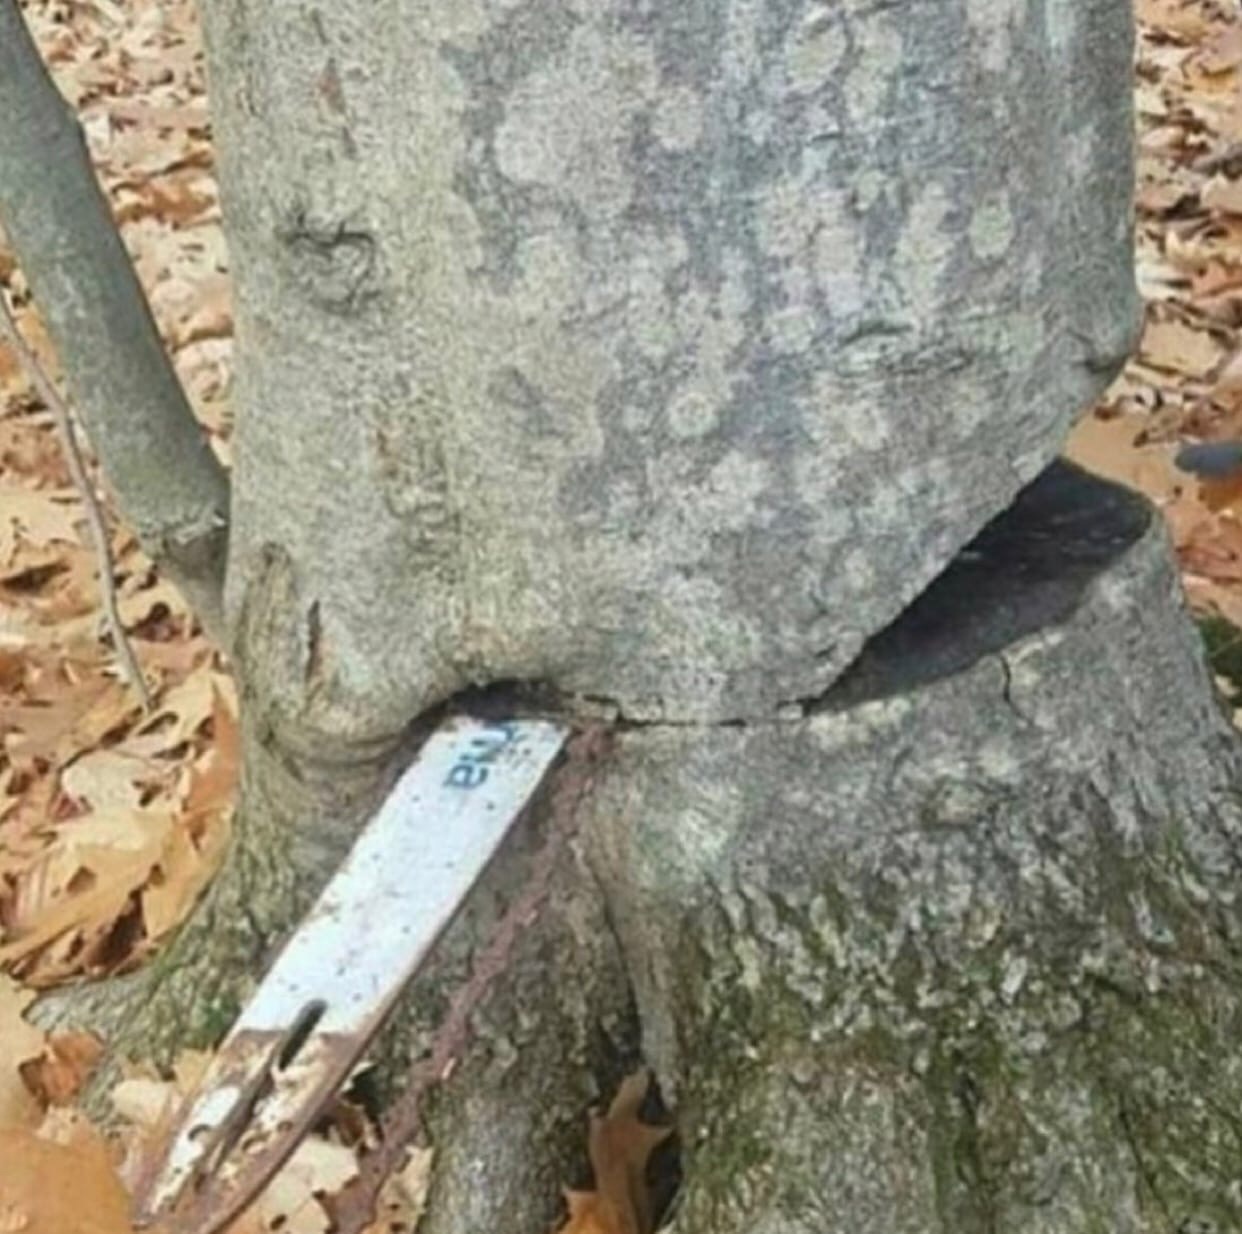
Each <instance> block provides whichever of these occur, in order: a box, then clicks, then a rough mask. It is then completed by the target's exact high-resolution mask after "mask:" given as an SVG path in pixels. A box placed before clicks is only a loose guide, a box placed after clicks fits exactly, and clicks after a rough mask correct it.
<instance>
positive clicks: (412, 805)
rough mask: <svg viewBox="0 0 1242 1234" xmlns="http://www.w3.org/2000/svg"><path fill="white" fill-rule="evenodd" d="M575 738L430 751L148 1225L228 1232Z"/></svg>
mask: <svg viewBox="0 0 1242 1234" xmlns="http://www.w3.org/2000/svg"><path fill="white" fill-rule="evenodd" d="M568 736H569V730H568V728H567V727H565V726H564V725H561V724H556V723H552V722H550V721H547V720H504V721H486V720H477V719H473V718H470V717H465V716H457V717H454V718H452V719H450V720H449V721H447V722H446V723H445V724H444V725H442V726H441V727H440V728H439V729H437V730H436V731H435V732H434V733H432V735H431V736H430V737H429V738H428V739H427V741H426V743H425V744H424V745H423V747H422V749H421V750H420V751H419V754H418V757H417V759H416V760H415V761H414V763H413V765H412V766H411V767H410V768H409V769H408V770H407V771H406V772H405V774H404V775H403V776H402V777H401V779H400V780H399V781H398V782H397V784H396V786H395V787H394V788H393V790H392V792H391V793H390V794H389V795H388V797H387V799H386V800H385V801H384V803H383V805H382V806H381V807H380V809H379V811H378V813H377V814H376V815H375V816H374V817H373V818H372V819H371V821H370V823H368V824H367V826H366V828H365V830H364V831H363V832H362V834H361V835H360V836H359V838H358V840H357V842H356V843H355V845H354V847H353V849H352V850H351V852H350V854H349V856H348V857H347V858H346V860H345V862H344V864H343V865H342V866H341V868H340V870H339V871H338V872H337V874H336V875H335V876H334V877H333V879H332V881H331V882H330V883H329V884H328V886H327V888H326V889H325V890H324V892H323V894H322V895H321V896H320V898H319V901H318V903H317V904H316V905H315V907H314V908H313V909H312V910H311V912H310V914H309V916H308V917H307V918H306V920H305V921H304V922H303V923H302V925H301V926H300V927H299V929H298V931H297V933H295V934H294V935H293V937H292V938H291V939H290V940H289V942H288V944H287V945H286V946H285V948H284V950H283V951H282V952H281V954H280V956H279V957H278V958H277V960H276V963H275V964H274V965H273V967H272V968H271V970H270V971H269V972H268V974H267V976H266V977H265V978H264V980H263V982H262V984H261V985H260V986H259V989H258V990H257V991H256V992H255V995H254V997H253V998H252V999H251V1000H250V1002H249V1003H248V1004H247V1006H246V1008H245V1010H244V1011H243V1012H242V1014H241V1016H240V1017H239V1019H238V1020H237V1022H236V1023H235V1024H234V1025H233V1028H232V1029H231V1030H230V1032H229V1034H228V1036H227V1037H226V1038H225V1040H224V1042H223V1044H222V1045H221V1047H220V1050H219V1052H218V1053H217V1054H216V1056H215V1058H214V1059H213V1060H212V1063H211V1065H210V1067H209V1068H208V1069H207V1072H206V1074H205V1075H204V1077H203V1080H202V1083H201V1085H200V1086H199V1089H198V1091H197V1092H196V1093H195V1094H193V1095H192V1096H191V1097H190V1098H189V1099H188V1101H187V1102H186V1104H185V1106H184V1107H183V1109H182V1110H181V1112H180V1114H179V1116H178V1119H177V1122H176V1124H175V1126H174V1127H173V1129H172V1132H171V1134H170V1137H169V1139H168V1143H167V1147H166V1149H165V1150H164V1153H163V1156H162V1157H161V1158H160V1159H159V1160H158V1161H156V1162H155V1165H154V1169H153V1170H151V1171H149V1172H148V1173H147V1175H146V1177H144V1178H143V1179H142V1180H141V1181H140V1183H139V1185H138V1188H137V1195H136V1197H135V1211H136V1220H137V1223H138V1224H139V1225H148V1224H151V1223H153V1222H155V1221H162V1220H167V1219H171V1218H175V1226H176V1229H177V1230H178V1232H179V1234H211V1232H212V1231H215V1230H219V1229H221V1228H222V1227H223V1226H225V1225H226V1224H227V1223H228V1222H229V1221H231V1220H232V1219H233V1218H234V1217H235V1216H237V1214H238V1213H239V1212H240V1211H241V1210H242V1209H243V1208H244V1207H245V1206H246V1205H247V1204H248V1203H249V1202H250V1201H251V1200H252V1199H253V1198H254V1196H255V1195H256V1194H257V1192H258V1191H259V1190H260V1189H261V1188H262V1187H263V1185H264V1184H265V1183H266V1182H267V1180H268V1179H270V1178H271V1176H272V1175H273V1174H274V1173H275V1172H276V1170H278V1169H279V1168H280V1166H281V1165H282V1164H283V1163H284V1161H285V1160H287V1158H288V1157H289V1155H290V1154H291V1153H292V1152H293V1150H294V1149H295V1148H296V1147H297V1145H298V1143H299V1141H300V1140H301V1139H302V1138H303V1136H304V1135H305V1134H306V1132H307V1131H308V1130H309V1128H310V1125H311V1124H312V1123H313V1121H314V1119H315V1118H316V1116H317V1115H318V1114H319V1113H320V1112H321V1111H322V1110H323V1108H324V1106H325V1105H326V1104H327V1103H328V1102H329V1101H331V1099H332V1097H333V1096H334V1095H335V1093H336V1092H337V1091H338V1089H339V1088H340V1087H341V1085H342V1084H343V1083H344V1082H345V1080H346V1079H347V1078H348V1076H349V1073H350V1071H351V1070H352V1069H353V1067H354V1065H355V1063H356V1062H357V1061H358V1058H359V1057H360V1055H361V1054H362V1052H363V1051H364V1050H365V1048H366V1046H367V1044H368V1043H369V1042H370V1041H371V1039H372V1038H373V1037H374V1035H375V1033H376V1032H377V1031H378V1029H379V1028H380V1026H381V1025H382V1024H383V1022H384V1020H385V1018H386V1017H387V1015H388V1013H389V1012H390V1011H391V1010H392V1008H393V1005H394V1004H395V1003H396V1001H397V998H398V996H399V995H400V993H401V991H402V989H403V988H404V987H405V985H406V984H407V983H408V982H409V980H410V979H411V978H412V977H413V976H414V974H415V973H416V972H417V971H418V969H419V967H420V966H421V965H422V963H423V962H424V960H425V959H426V958H427V955H428V953H429V952H430V951H431V949H432V947H433V946H434V944H435V942H436V940H437V939H438V938H439V937H440V935H441V934H442V933H443V932H444V930H445V928H446V927H447V926H448V924H449V923H450V922H451V921H452V920H453V917H454V916H455V915H456V913H457V911H458V909H459V908H460V907H461V905H462V904H463V902H464V901H465V899H466V897H467V896H468V895H469V893H470V890H471V888H472V887H473V886H474V884H475V883H476V882H477V881H478V878H479V875H480V874H481V873H482V872H483V870H484V869H485V868H486V867H487V864H488V862H489V861H490V860H491V858H492V856H493V855H494V854H495V852H496V850H497V848H498V847H499V846H500V843H501V841H502V840H503V839H504V838H505V836H506V834H507V833H508V831H509V829H510V828H511V827H512V826H513V824H514V822H515V821H516V820H517V818H518V817H519V816H520V814H521V812H522V809H523V807H524V806H525V805H526V802H527V801H528V800H529V798H530V796H531V794H532V793H534V791H535V789H536V788H538V786H539V784H540V782H541V781H542V779H543V777H544V775H545V774H546V772H547V770H548V768H549V767H550V766H551V764H552V762H553V760H554V759H555V758H556V756H557V754H558V753H559V751H560V750H561V747H562V746H563V745H564V744H565V740H566V738H567V737H568Z"/></svg>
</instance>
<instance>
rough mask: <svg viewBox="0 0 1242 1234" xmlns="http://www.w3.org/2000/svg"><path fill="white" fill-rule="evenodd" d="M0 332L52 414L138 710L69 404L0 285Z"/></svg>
mask: <svg viewBox="0 0 1242 1234" xmlns="http://www.w3.org/2000/svg"><path fill="white" fill-rule="evenodd" d="M0 330H2V331H3V334H4V338H5V341H6V342H7V343H8V344H9V346H10V347H12V349H13V351H14V353H15V354H16V355H17V358H18V360H19V361H20V362H21V365H22V367H23V368H24V369H25V370H26V376H27V377H28V378H29V380H30V384H31V385H32V386H34V388H35V392H36V393H37V394H38V396H39V398H40V399H42V401H43V405H44V406H45V407H46V408H47V409H48V411H50V412H51V413H52V419H53V420H54V421H55V423H56V431H57V433H58V434H59V436H60V444H61V448H62V449H63V450H64V452H65V461H66V462H67V463H68V464H69V474H70V476H72V477H73V483H74V484H75V485H76V486H77V490H78V492H79V493H80V494H81V495H82V507H83V509H84V510H85V512H86V522H87V526H88V527H89V528H90V534H91V540H92V541H93V542H94V547H95V558H96V564H97V566H98V569H99V594H100V599H101V600H102V602H103V610H104V619H105V621H106V623H107V627H108V633H109V634H110V635H111V636H112V646H113V648H114V649H115V651H116V657H117V660H118V661H119V662H120V665H121V672H122V675H123V676H124V677H125V680H126V681H127V682H128V683H129V685H130V686H132V687H133V689H134V690H135V691H137V693H138V697H139V698H140V699H141V700H142V706H143V710H144V711H150V710H151V691H150V690H149V689H147V683H146V679H145V678H144V677H143V675H142V670H141V669H140V668H139V667H138V661H137V660H136V659H135V658H134V649H133V648H132V647H131V646H130V645H129V638H128V636H127V635H126V633H125V627H124V625H122V624H121V613H120V610H119V609H118V608H117V602H116V580H115V578H114V577H113V566H112V548H111V546H110V545H109V543H108V529H107V527H106V526H105V525H104V517H103V511H102V510H101V509H100V508H99V499H98V497H96V495H95V488H94V486H93V485H92V484H91V481H90V477H89V476H88V475H87V472H86V464H85V463H84V462H83V460H82V451H81V450H80V449H79V447H78V439H77V434H76V433H75V432H74V428H73V416H72V414H71V413H70V411H69V405H68V404H67V403H66V402H65V400H64V399H63V398H61V396H60V392H59V391H58V390H57V389H56V387H55V386H54V385H53V384H52V380H51V378H50V377H48V375H47V374H46V373H45V372H44V371H43V365H42V364H40V363H39V358H38V356H36V355H35V353H34V352H33V351H32V350H31V349H30V346H29V344H27V342H26V340H25V339H24V338H23V337H22V333H21V331H20V330H19V329H18V327H17V318H16V317H15V316H14V315H13V310H12V308H11V307H10V305H9V301H8V297H7V296H6V295H5V293H4V291H3V289H0Z"/></svg>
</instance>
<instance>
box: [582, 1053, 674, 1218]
mask: <svg viewBox="0 0 1242 1234" xmlns="http://www.w3.org/2000/svg"><path fill="white" fill-rule="evenodd" d="M650 1085H651V1076H650V1074H649V1073H648V1072H647V1071H646V1070H642V1071H638V1072H635V1073H634V1074H633V1075H631V1076H628V1077H626V1079H625V1080H623V1081H622V1083H621V1086H620V1088H618V1089H617V1094H616V1096H615V1097H614V1098H613V1099H612V1104H611V1105H610V1106H609V1107H608V1112H607V1114H605V1115H603V1116H602V1117H594V1118H592V1120H591V1128H590V1134H589V1136H588V1139H587V1152H588V1155H589V1157H590V1159H591V1168H592V1170H593V1171H594V1172H595V1190H594V1191H593V1192H574V1191H571V1192H567V1193H566V1203H567V1204H568V1206H569V1222H568V1224H567V1225H566V1226H564V1227H563V1228H562V1230H561V1231H560V1234H652V1231H653V1230H654V1229H655V1221H654V1217H653V1214H652V1211H651V1194H650V1190H649V1188H648V1185H647V1181H646V1171H647V1162H648V1160H649V1158H650V1157H651V1154H652V1153H653V1152H654V1151H655V1150H656V1149H657V1148H658V1147H659V1146H660V1145H661V1144H662V1143H664V1141H665V1140H667V1139H668V1138H669V1136H670V1135H672V1134H673V1128H671V1127H655V1126H652V1125H651V1124H650V1123H644V1122H642V1121H641V1120H640V1119H639V1117H638V1113H639V1109H640V1108H641V1106H642V1103H643V1100H644V1099H645V1098H646V1096H647V1090H648V1088H649V1087H650Z"/></svg>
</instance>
